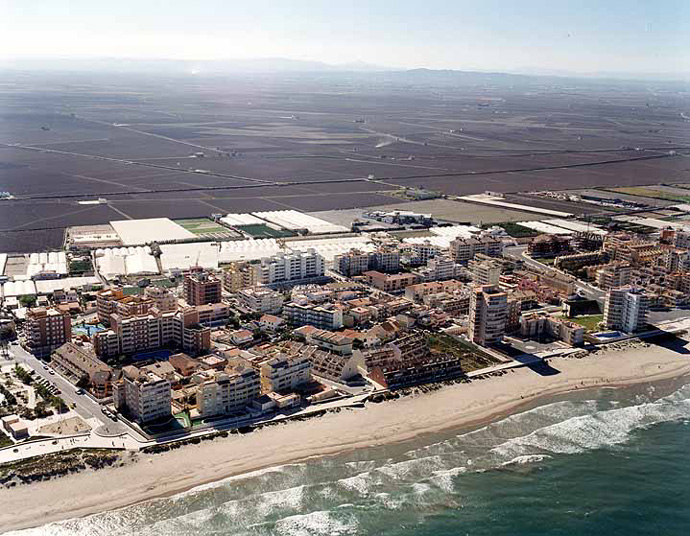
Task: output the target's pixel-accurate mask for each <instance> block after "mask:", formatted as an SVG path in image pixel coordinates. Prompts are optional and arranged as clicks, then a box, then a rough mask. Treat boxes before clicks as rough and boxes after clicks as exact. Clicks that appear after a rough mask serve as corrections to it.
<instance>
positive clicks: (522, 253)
mask: <svg viewBox="0 0 690 536" xmlns="http://www.w3.org/2000/svg"><path fill="white" fill-rule="evenodd" d="M526 252H527V246H509V247H507V248H505V249H504V250H503V255H504V256H505V257H508V258H511V259H515V260H521V261H522V262H524V263H525V264H526V265H527V266H529V267H530V268H532V269H534V270H536V271H538V272H543V271H545V270H553V271H556V272H559V273H561V274H565V275H568V274H566V273H565V272H563V271H562V270H558V269H557V268H554V267H553V266H548V265H546V264H543V263H541V262H539V261H538V260H536V259H533V258H531V257H529V256H528V255H526ZM575 289H576V290H577V291H578V293H579V294H581V295H583V296H584V297H586V298H588V299H590V300H597V301H598V302H599V303H601V304H603V303H604V300H605V298H606V292H604V291H603V290H601V289H599V288H597V287H595V286H594V285H590V284H589V283H586V282H584V281H580V280H579V279H577V280H576V281H575Z"/></svg>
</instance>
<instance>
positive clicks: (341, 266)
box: [333, 246, 400, 277]
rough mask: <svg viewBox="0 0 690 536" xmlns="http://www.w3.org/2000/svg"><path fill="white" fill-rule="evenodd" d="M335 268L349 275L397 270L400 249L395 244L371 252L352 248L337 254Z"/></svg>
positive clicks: (334, 262) (398, 268) (334, 261)
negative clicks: (371, 271)
mask: <svg viewBox="0 0 690 536" xmlns="http://www.w3.org/2000/svg"><path fill="white" fill-rule="evenodd" d="M333 268H334V269H335V270H336V271H337V272H339V273H341V274H343V275H345V276H348V277H353V276H356V275H361V274H363V273H364V272H367V271H369V270H379V271H381V272H397V271H398V270H400V250H399V249H398V248H397V247H394V246H381V247H379V248H378V249H377V250H376V251H370V252H364V251H361V250H359V249H351V250H350V251H348V252H347V253H343V254H341V255H336V256H335V258H334V260H333Z"/></svg>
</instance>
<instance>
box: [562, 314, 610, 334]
mask: <svg viewBox="0 0 690 536" xmlns="http://www.w3.org/2000/svg"><path fill="white" fill-rule="evenodd" d="M569 320H571V321H572V322H575V323H576V324H580V325H581V326H582V327H584V328H585V329H587V330H589V331H597V330H598V329H599V322H601V321H603V320H604V315H583V316H576V317H575V318H569Z"/></svg>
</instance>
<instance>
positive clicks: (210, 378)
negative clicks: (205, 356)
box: [192, 364, 261, 417]
mask: <svg viewBox="0 0 690 536" xmlns="http://www.w3.org/2000/svg"><path fill="white" fill-rule="evenodd" d="M192 381H194V382H201V383H200V384H199V386H198V389H197V392H196V402H197V408H198V410H199V415H201V416H202V417H212V416H215V415H226V414H228V413H234V412H238V411H242V410H243V409H244V408H245V407H246V406H248V405H249V404H250V403H251V402H252V400H254V399H256V398H258V397H259V396H260V395H261V379H260V377H259V373H258V372H257V371H256V370H254V369H253V368H252V367H251V366H250V365H248V364H247V365H239V366H237V367H235V368H234V369H233V370H232V371H229V372H228V371H225V372H218V371H215V370H210V371H204V372H202V373H200V374H199V375H197V376H195V377H194V378H192Z"/></svg>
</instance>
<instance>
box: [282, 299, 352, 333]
mask: <svg viewBox="0 0 690 536" xmlns="http://www.w3.org/2000/svg"><path fill="white" fill-rule="evenodd" d="M283 318H285V320H286V321H287V323H288V324H290V325H291V326H294V327H299V326H306V325H309V326H314V327H315V328H319V329H327V330H336V329H340V328H342V327H343V310H342V308H341V307H340V305H332V304H325V305H313V304H307V305H300V304H298V303H293V302H291V303H288V304H286V305H285V306H284V307H283Z"/></svg>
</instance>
